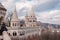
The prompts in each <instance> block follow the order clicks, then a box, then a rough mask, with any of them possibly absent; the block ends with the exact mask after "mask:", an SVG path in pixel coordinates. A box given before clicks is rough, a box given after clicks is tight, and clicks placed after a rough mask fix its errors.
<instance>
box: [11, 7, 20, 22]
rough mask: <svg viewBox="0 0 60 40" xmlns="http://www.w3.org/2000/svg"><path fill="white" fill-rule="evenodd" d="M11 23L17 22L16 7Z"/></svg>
mask: <svg viewBox="0 0 60 40" xmlns="http://www.w3.org/2000/svg"><path fill="white" fill-rule="evenodd" d="M11 21H19V19H18V16H17V12H16V7H15V9H14V12H13V15H12V19H11Z"/></svg>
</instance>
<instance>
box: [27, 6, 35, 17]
mask: <svg viewBox="0 0 60 40" xmlns="http://www.w3.org/2000/svg"><path fill="white" fill-rule="evenodd" d="M28 16H35V14H34V9H33V7H32V6H30V9H29V11H28Z"/></svg>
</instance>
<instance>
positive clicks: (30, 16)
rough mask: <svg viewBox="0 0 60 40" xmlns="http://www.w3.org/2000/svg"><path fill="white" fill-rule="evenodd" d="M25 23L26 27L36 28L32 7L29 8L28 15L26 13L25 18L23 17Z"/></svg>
mask: <svg viewBox="0 0 60 40" xmlns="http://www.w3.org/2000/svg"><path fill="white" fill-rule="evenodd" d="M25 19H26V20H25V23H26V27H36V26H37V24H36V22H37V19H36V16H35V14H34V10H33V7H32V6H31V7H30V10H29V12H28V13H26V16H25Z"/></svg>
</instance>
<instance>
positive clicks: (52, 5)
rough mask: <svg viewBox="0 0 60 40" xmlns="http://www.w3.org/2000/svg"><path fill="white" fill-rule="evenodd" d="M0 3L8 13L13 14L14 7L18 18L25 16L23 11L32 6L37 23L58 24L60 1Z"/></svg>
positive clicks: (40, 0) (41, 0)
mask: <svg viewBox="0 0 60 40" xmlns="http://www.w3.org/2000/svg"><path fill="white" fill-rule="evenodd" d="M0 2H2V4H3V5H4V6H5V8H6V9H7V10H8V12H11V11H12V12H13V11H14V7H15V5H16V9H17V13H18V16H19V18H21V17H22V18H23V16H25V13H26V12H25V11H26V10H29V8H28V7H29V6H30V4H32V5H33V8H34V12H35V14H36V16H37V19H38V20H39V21H42V22H48V23H57V24H60V22H59V20H60V0H0ZM23 14H24V15H23ZM22 18H21V19H22Z"/></svg>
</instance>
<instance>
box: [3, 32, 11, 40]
mask: <svg viewBox="0 0 60 40" xmlns="http://www.w3.org/2000/svg"><path fill="white" fill-rule="evenodd" d="M3 40H11V38H10V37H9V35H8V33H7V32H6V31H3Z"/></svg>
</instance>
